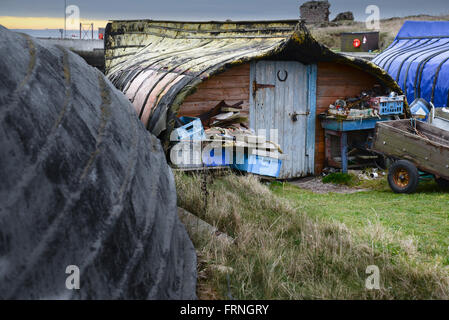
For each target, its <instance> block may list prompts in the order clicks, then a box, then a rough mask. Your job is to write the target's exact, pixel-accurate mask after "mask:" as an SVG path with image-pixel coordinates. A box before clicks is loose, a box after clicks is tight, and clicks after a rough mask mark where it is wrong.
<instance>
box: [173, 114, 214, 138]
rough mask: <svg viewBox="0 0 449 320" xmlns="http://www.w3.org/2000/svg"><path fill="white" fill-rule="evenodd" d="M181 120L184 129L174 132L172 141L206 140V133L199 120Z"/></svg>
mask: <svg viewBox="0 0 449 320" xmlns="http://www.w3.org/2000/svg"><path fill="white" fill-rule="evenodd" d="M179 120H180V121H181V122H182V123H184V125H183V126H182V127H179V128H176V129H175V130H173V133H172V136H171V138H172V139H171V140H172V141H180V140H205V139H206V133H205V132H204V128H203V124H202V123H201V120H200V119H199V118H193V117H180V118H179Z"/></svg>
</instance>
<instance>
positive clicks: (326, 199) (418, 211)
mask: <svg viewBox="0 0 449 320" xmlns="http://www.w3.org/2000/svg"><path fill="white" fill-rule="evenodd" d="M363 186H364V187H370V188H374V189H377V190H373V191H369V192H360V193H355V194H336V193H330V194H326V195H321V194H315V193H313V192H310V191H306V190H302V189H299V188H297V187H295V186H293V185H290V184H285V185H283V186H282V187H281V186H276V185H273V186H272V187H271V189H272V190H273V192H274V193H275V194H277V195H279V196H280V197H282V198H285V199H287V200H289V201H291V202H292V203H294V204H295V205H296V206H297V207H298V208H301V209H302V210H304V211H305V212H307V213H308V214H309V215H310V216H313V217H318V218H321V219H325V220H327V221H338V222H341V223H344V224H345V225H347V226H348V227H355V228H358V229H363V228H367V227H369V225H370V224H373V223H380V224H381V225H382V226H383V227H384V228H387V229H389V230H391V231H393V232H397V233H400V234H402V235H405V236H410V237H412V238H413V239H415V241H416V244H417V249H418V251H419V252H421V253H423V254H424V257H425V258H426V259H427V260H428V261H433V262H441V263H442V264H443V265H446V266H448V265H449V194H448V193H447V192H442V191H441V190H440V189H439V188H438V186H437V185H436V184H435V183H434V182H427V183H422V184H421V186H420V187H419V189H418V192H417V193H415V194H412V195H405V194H395V193H393V192H392V191H391V190H390V189H389V187H388V184H387V182H386V179H383V180H381V181H370V182H367V183H365V184H364V185H363Z"/></svg>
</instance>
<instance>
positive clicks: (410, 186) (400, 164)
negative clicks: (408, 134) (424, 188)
mask: <svg viewBox="0 0 449 320" xmlns="http://www.w3.org/2000/svg"><path fill="white" fill-rule="evenodd" d="M401 172H402V173H403V174H402V175H401V174H399V173H401ZM403 176H405V177H406V178H405V179H404V180H402V179H400V177H403ZM388 184H389V185H390V188H391V190H393V191H394V192H395V193H408V194H410V193H413V192H415V191H416V188H417V187H418V184H419V173H418V168H416V166H415V165H414V164H413V163H411V162H410V161H407V160H399V161H396V162H395V163H393V164H392V165H391V167H390V169H389V171H388Z"/></svg>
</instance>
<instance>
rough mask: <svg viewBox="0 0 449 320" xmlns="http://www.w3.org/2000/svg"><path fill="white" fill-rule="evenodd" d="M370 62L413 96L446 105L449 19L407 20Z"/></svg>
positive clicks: (448, 88)
mask: <svg viewBox="0 0 449 320" xmlns="http://www.w3.org/2000/svg"><path fill="white" fill-rule="evenodd" d="M373 62H374V63H375V64H377V65H378V66H380V67H381V68H383V69H385V70H386V71H387V72H388V73H389V74H390V75H391V77H392V78H393V79H395V80H396V82H397V83H398V84H399V85H400V86H401V88H402V90H403V91H404V93H405V94H406V96H407V100H408V102H409V103H411V102H413V100H415V99H416V98H424V99H425V100H427V101H431V102H432V103H433V104H434V105H435V107H439V108H441V107H447V106H449V21H406V22H405V23H404V25H403V26H402V28H401V30H400V31H399V33H398V35H397V36H396V38H395V40H394V41H393V43H392V44H391V45H390V46H389V47H388V48H387V49H386V50H385V51H384V52H382V53H381V54H379V55H378V56H377V57H376V58H374V60H373Z"/></svg>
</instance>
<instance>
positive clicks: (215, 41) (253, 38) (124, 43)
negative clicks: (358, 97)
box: [105, 20, 400, 136]
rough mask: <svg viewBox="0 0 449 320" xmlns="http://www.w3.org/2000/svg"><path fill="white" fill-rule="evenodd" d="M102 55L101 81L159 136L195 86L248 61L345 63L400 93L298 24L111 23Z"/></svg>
mask: <svg viewBox="0 0 449 320" xmlns="http://www.w3.org/2000/svg"><path fill="white" fill-rule="evenodd" d="M105 49H106V74H107V76H108V77H109V79H110V80H111V81H112V82H113V83H114V85H115V86H116V87H117V88H118V89H120V90H122V91H123V92H124V93H125V94H126V96H127V97H128V98H129V99H130V100H131V102H132V103H133V105H134V108H135V109H136V112H137V113H138V114H139V117H140V118H141V120H142V122H143V123H144V124H145V125H146V126H147V128H148V129H149V130H150V131H151V132H153V133H154V134H155V135H157V136H159V134H160V133H161V132H162V131H164V130H165V129H167V128H169V129H170V128H172V127H173V124H174V119H173V117H174V116H175V115H176V112H177V110H178V109H179V106H180V105H181V103H182V102H183V100H184V99H185V97H186V96H187V95H189V94H191V93H192V92H194V90H195V88H196V86H197V85H198V84H199V83H201V82H202V81H204V80H205V79H207V78H209V77H210V76H212V75H214V74H217V73H219V72H222V71H224V70H225V69H227V68H229V67H231V66H234V65H238V64H242V63H245V62H248V61H251V60H254V59H283V60H295V61H300V62H303V63H312V62H317V61H336V62H341V63H346V64H351V65H353V66H355V67H357V68H359V69H363V70H366V71H367V72H369V73H371V74H373V75H375V76H376V77H378V78H379V79H380V80H381V81H382V82H383V83H385V84H386V85H387V86H390V87H392V88H393V89H395V90H396V91H398V92H400V88H399V87H398V86H397V85H396V83H395V82H394V81H393V80H392V79H391V78H390V77H389V76H388V74H386V73H385V72H384V71H383V70H382V69H380V68H378V67H377V66H375V65H374V64H372V63H370V62H368V61H365V60H361V59H356V58H349V57H345V56H342V55H339V54H336V53H334V52H332V51H331V50H329V49H328V48H327V47H325V46H323V45H320V44H319V43H318V42H317V41H316V40H314V39H313V38H312V37H311V35H310V34H309V31H308V30H307V29H306V27H305V26H304V25H303V23H301V22H299V21H296V20H286V21H252V22H249V21H238V22H233V21H227V22H214V21H211V22H176V21H153V20H138V21H113V22H112V23H109V24H108V26H107V28H106V45H105ZM167 131H171V130H167ZM168 133H169V132H168Z"/></svg>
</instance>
